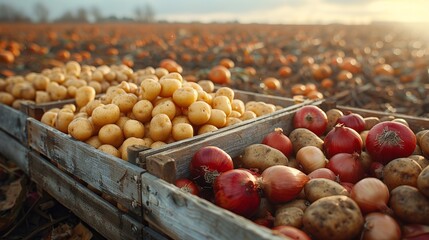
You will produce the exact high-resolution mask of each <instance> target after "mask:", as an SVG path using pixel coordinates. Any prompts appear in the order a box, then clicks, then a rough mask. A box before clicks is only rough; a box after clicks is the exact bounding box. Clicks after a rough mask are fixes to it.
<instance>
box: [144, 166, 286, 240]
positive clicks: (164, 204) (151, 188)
mask: <svg viewBox="0 0 429 240" xmlns="http://www.w3.org/2000/svg"><path fill="white" fill-rule="evenodd" d="M142 186H143V188H142V189H143V191H142V199H143V202H144V209H145V214H144V218H145V220H146V221H148V222H149V223H151V224H153V225H154V226H156V227H157V228H158V229H162V231H163V232H164V233H165V234H167V235H168V236H170V237H171V238H173V239H187V240H192V239H196V240H200V239H227V240H230V239H252V240H258V239H273V240H274V239H284V238H281V237H279V236H276V235H273V234H272V232H271V231H270V230H269V229H267V228H263V227H259V226H257V225H256V224H254V223H252V222H251V221H250V220H247V219H245V218H243V217H241V216H238V215H236V214H233V213H231V212H229V211H227V210H225V209H222V208H219V207H217V206H215V205H213V204H212V203H210V202H208V201H206V200H204V199H202V198H199V197H197V196H194V195H191V194H189V193H185V192H182V191H180V190H179V189H178V188H177V187H175V186H174V185H172V184H169V183H167V182H165V181H163V180H161V179H159V178H156V177H155V176H153V175H151V174H148V173H145V174H143V175H142Z"/></svg>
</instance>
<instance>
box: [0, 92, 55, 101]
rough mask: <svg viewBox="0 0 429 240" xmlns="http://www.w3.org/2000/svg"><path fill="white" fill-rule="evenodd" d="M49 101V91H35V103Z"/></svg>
mask: <svg viewBox="0 0 429 240" xmlns="http://www.w3.org/2000/svg"><path fill="white" fill-rule="evenodd" d="M50 101H51V97H50V96H49V93H47V92H45V91H36V98H35V102H36V103H45V102H50ZM0 102H1V100H0Z"/></svg>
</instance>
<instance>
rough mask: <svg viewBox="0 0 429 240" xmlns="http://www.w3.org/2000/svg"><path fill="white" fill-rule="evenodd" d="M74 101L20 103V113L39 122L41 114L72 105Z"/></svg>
mask: <svg viewBox="0 0 429 240" xmlns="http://www.w3.org/2000/svg"><path fill="white" fill-rule="evenodd" d="M74 103H75V100H74V99H65V100H61V101H53V102H47V103H38V104H35V103H22V104H21V112H23V113H25V114H26V115H27V116H29V117H32V118H35V119H37V120H39V121H40V119H41V118H42V116H43V114H44V113H45V112H46V111H48V110H49V109H52V108H61V107H63V106H64V105H66V104H74Z"/></svg>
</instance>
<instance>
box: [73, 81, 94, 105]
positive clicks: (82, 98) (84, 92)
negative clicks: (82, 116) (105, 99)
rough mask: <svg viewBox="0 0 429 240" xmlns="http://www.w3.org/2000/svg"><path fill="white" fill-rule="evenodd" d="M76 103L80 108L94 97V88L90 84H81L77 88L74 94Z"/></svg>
mask: <svg viewBox="0 0 429 240" xmlns="http://www.w3.org/2000/svg"><path fill="white" fill-rule="evenodd" d="M74 98H75V100H76V105H77V106H78V107H79V108H81V107H83V106H85V105H86V104H88V103H89V102H91V101H93V100H94V99H95V89H94V88H92V87H90V86H83V87H80V88H78V89H77V91H76V95H75V97H74Z"/></svg>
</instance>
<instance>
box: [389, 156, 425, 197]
mask: <svg viewBox="0 0 429 240" xmlns="http://www.w3.org/2000/svg"><path fill="white" fill-rule="evenodd" d="M421 171H422V168H421V167H420V165H419V164H418V163H417V162H416V161H414V160H413V159H411V158H397V159H393V160H392V161H390V162H389V163H388V164H386V166H384V168H383V182H384V184H386V186H387V187H388V188H389V190H390V191H391V190H392V189H394V188H396V187H398V186H400V185H409V186H413V187H416V186H417V178H418V176H419V174H420V172H421Z"/></svg>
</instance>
